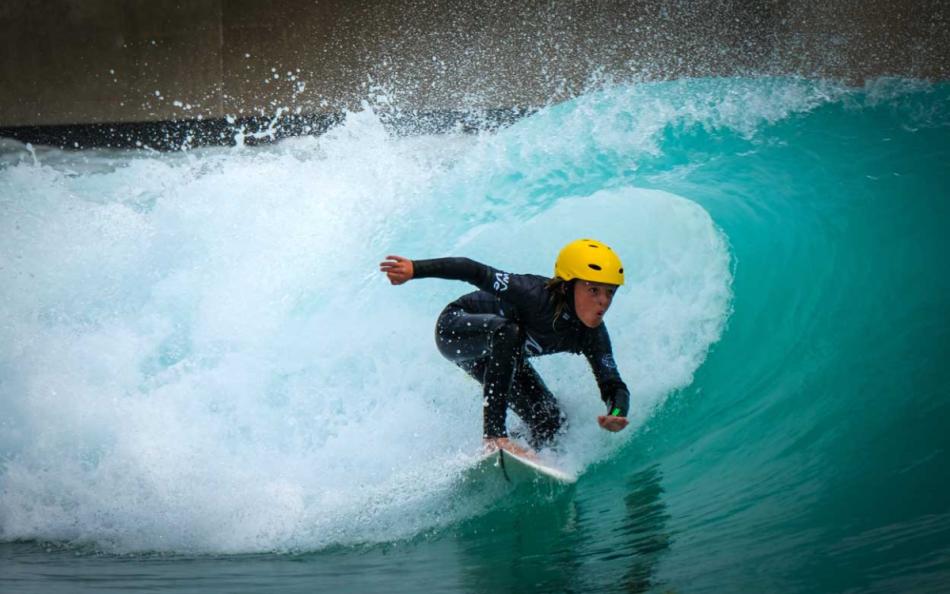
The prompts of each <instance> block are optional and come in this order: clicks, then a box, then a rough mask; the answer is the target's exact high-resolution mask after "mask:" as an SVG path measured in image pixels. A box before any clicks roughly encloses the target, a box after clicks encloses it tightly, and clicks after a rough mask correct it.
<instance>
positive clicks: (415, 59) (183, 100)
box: [0, 0, 950, 127]
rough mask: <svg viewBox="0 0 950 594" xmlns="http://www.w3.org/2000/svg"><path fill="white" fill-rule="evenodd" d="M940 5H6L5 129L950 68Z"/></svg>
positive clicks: (1, 66)
mask: <svg viewBox="0 0 950 594" xmlns="http://www.w3.org/2000/svg"><path fill="white" fill-rule="evenodd" d="M948 13H950V3H948V2H946V1H944V0H909V1H904V2H893V1H883V0H865V1H859V0H853V1H838V2H819V1H817V0H784V1H780V0H767V1H760V2H745V1H742V0H695V1H691V2H686V1H683V0H653V1H649V2H648V1H637V0H631V1H626V2H621V1H617V0H613V1H611V0H602V1H596V0H586V1H582V0H562V1H557V2H555V1H549V2H541V1H537V0H524V1H520V2H510V3H508V2H487V1H480V2H479V1H461V0H429V1H417V0H395V1H391V2H382V1H379V2H374V1H372V0H350V1H346V0H283V1H280V2H278V1H276V0H275V1H267V0H6V1H5V2H3V3H0V52H2V53H0V126H7V127H9V126H25V125H31V126H35V125H51V124H85V123H97V122H148V121H162V120H175V119H192V118H221V117H224V116H228V115H232V116H248V115H255V114H265V115H273V114H274V113H275V112H276V111H277V110H278V108H281V107H288V108H290V109H291V110H299V111H301V112H302V113H320V112H327V113H328V112H334V111H338V110H339V109H341V108H342V107H347V106H352V105H353V104H354V103H356V102H358V101H359V100H361V99H364V98H367V97H372V96H374V95H375V94H378V92H377V91H375V90H374V89H373V87H374V86H379V87H381V88H383V89H385V90H386V93H387V94H388V95H389V96H390V97H391V98H392V99H394V100H395V101H398V102H400V103H401V104H402V105H403V106H406V107H413V108H417V109H422V110H446V109H464V108H492V107H509V106H529V105H537V104H541V103H544V102H545V101H547V100H550V99H552V98H553V99H560V98H565V97H568V96H570V95H573V94H576V93H577V92H579V91H580V90H581V89H583V87H584V85H585V83H586V82H587V81H588V80H589V78H590V77H591V75H592V73H600V75H601V76H603V75H607V76H612V77H615V78H620V79H626V78H635V77H636V78H647V79H653V78H671V77H679V76H696V75H734V74H742V73H781V74H786V73H794V74H804V75H817V76H830V77H835V78H843V79H846V80H848V81H851V82H860V81H862V80H863V79H865V78H867V77H876V76H879V75H885V74H895V75H904V76H912V77H924V78H932V79H934V78H936V79H945V78H947V77H948V74H950V49H948V48H950V19H948Z"/></svg>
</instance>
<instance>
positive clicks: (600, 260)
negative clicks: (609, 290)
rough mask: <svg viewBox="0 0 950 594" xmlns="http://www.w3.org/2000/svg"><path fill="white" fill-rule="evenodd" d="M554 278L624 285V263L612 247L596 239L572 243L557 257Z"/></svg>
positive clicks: (579, 240) (562, 249)
mask: <svg viewBox="0 0 950 594" xmlns="http://www.w3.org/2000/svg"><path fill="white" fill-rule="evenodd" d="M554 276H556V277H559V278H561V279H564V280H566V281H569V280H573V279H575V278H579V279H581V280H586V281H590V282H593V283H606V284H608V285H622V284H623V263H622V262H621V261H620V258H619V257H618V256H617V254H616V253H614V251H613V250H612V249H610V246H609V245H607V244H605V243H601V242H599V241H597V240H594V239H578V240H577V241H572V242H571V243H569V244H567V245H566V246H564V247H563V248H561V253H559V254H558V255H557V261H556V262H555V263H554Z"/></svg>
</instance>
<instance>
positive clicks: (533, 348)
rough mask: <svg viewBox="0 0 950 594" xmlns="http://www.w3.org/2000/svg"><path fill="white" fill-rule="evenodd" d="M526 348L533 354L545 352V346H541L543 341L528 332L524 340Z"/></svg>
mask: <svg viewBox="0 0 950 594" xmlns="http://www.w3.org/2000/svg"><path fill="white" fill-rule="evenodd" d="M524 346H525V349H527V350H528V352H530V353H531V354H532V355H540V354H541V353H543V352H544V347H542V346H541V343H539V342H538V341H537V339H535V337H533V336H531V335H530V334H528V336H527V338H525V341H524Z"/></svg>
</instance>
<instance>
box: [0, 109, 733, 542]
mask: <svg viewBox="0 0 950 594" xmlns="http://www.w3.org/2000/svg"><path fill="white" fill-rule="evenodd" d="M520 133H522V132H518V130H516V129H515V130H509V131H507V132H506V133H503V134H499V135H483V136H478V137H459V136H444V137H417V138H408V139H407V138H401V139H400V138H393V137H391V136H390V135H388V134H387V133H386V131H385V130H384V128H383V126H382V125H381V124H380V122H379V120H378V119H377V118H376V117H375V116H374V115H373V113H372V112H371V111H364V112H360V113H356V114H350V115H349V117H348V118H347V122H346V124H345V125H343V126H341V127H339V128H337V129H335V130H333V131H332V132H331V133H329V134H327V135H325V136H323V137H320V138H317V139H312V138H310V139H297V140H293V141H286V142H283V143H281V144H279V145H275V146H271V147H266V148H258V149H249V148H240V149H231V150H228V149H214V150H204V151H194V152H190V153H185V154H174V155H152V156H148V155H146V156H142V155H141V154H138V155H123V154H106V153H56V152H51V153H45V154H43V155H41V156H40V158H39V160H38V162H37V163H34V162H33V161H32V160H30V161H27V160H21V161H20V162H19V163H14V164H8V165H7V166H6V167H5V168H4V169H0V209H2V216H0V258H2V259H0V300H2V301H0V303H2V310H0V419H2V420H0V452H2V455H3V459H2V466H0V490H2V498H0V538H2V539H3V540H10V539H20V538H37V539H49V540H64V541H69V542H76V543H84V542H85V543H93V544H94V546H96V547H98V548H101V549H106V550H116V551H139V550H173V551H198V552H240V551H261V550H287V549H314V548H320V547H324V546H329V545H334V544H348V543H356V542H378V541H387V540H392V539H398V538H403V537H408V536H412V535H414V534H417V533H419V532H420V531H423V530H426V529H430V528H433V527H437V526H440V525H444V524H446V523H451V522H454V521H457V520H458V519H459V518H460V517H464V516H466V515H468V514H471V513H474V511H473V510H472V509H470V508H469V507H468V506H467V504H466V502H464V501H459V499H458V497H457V496H456V494H455V492H454V490H453V476H454V471H455V470H457V469H458V468H459V467H460V464H461V463H462V462H461V461H463V460H464V459H465V456H466V455H467V454H468V453H470V452H472V451H474V450H475V449H477V447H478V445H479V442H480V437H479V436H480V425H481V418H480V414H481V408H480V398H479V388H478V386H477V384H475V383H474V382H473V381H472V380H470V379H469V378H468V377H467V376H466V375H465V374H464V373H462V372H461V371H459V370H458V369H456V368H455V367H454V366H453V365H452V364H450V363H448V362H446V361H444V360H443V359H441V357H440V356H439V355H438V353H437V352H436V350H435V347H434V344H433V339H432V332H433V325H434V321H435V317H436V316H437V314H438V312H439V310H440V309H441V307H442V306H443V305H444V304H445V303H446V302H448V301H449V300H451V299H453V298H454V297H456V296H457V295H459V294H461V293H463V292H466V291H468V290H470V288H469V287H467V286H463V285H460V284H459V283H451V282H448V281H438V280H424V281H418V282H411V283H409V284H407V285H405V286H402V287H396V288H394V287H391V286H389V285H388V284H387V283H386V282H385V279H384V277H382V276H381V275H380V274H379V273H378V272H377V270H376V268H377V266H376V265H377V263H378V262H379V261H380V259H381V258H382V257H383V256H385V255H386V254H388V253H400V254H403V255H406V256H409V257H436V256H441V255H468V256H470V257H473V258H475V259H479V260H482V261H485V262H486V263H490V264H492V265H495V266H498V267H501V268H504V269H508V270H511V271H515V272H535V273H542V274H543V273H547V272H548V271H549V270H550V268H551V262H552V258H553V256H554V254H555V253H556V252H557V249H558V248H559V247H560V246H561V245H562V244H563V243H565V242H566V241H569V240H572V239H575V238H577V237H581V236H587V235H594V236H596V237H597V238H599V239H601V240H603V241H606V242H608V243H610V244H611V245H613V246H614V247H615V249H617V251H618V252H619V253H621V254H622V255H623V256H624V258H625V260H626V263H627V268H628V270H629V271H630V275H629V279H630V280H629V285H628V287H627V288H625V289H624V290H622V291H621V292H620V294H619V296H618V297H617V299H616V301H615V304H614V307H613V309H612V310H611V311H610V312H609V314H608V326H609V328H610V331H611V334H612V337H613V342H614V349H615V353H616V356H617V360H618V363H619V366H620V369H621V371H622V372H623V374H624V377H625V379H626V380H627V381H628V383H629V385H630V386H631V388H632V390H633V411H634V412H633V416H634V425H635V426H636V425H638V424H640V423H642V421H643V420H644V419H645V418H646V416H647V415H648V414H649V412H650V410H651V409H652V407H653V406H654V405H655V404H656V403H658V402H660V401H661V400H662V398H663V397H664V396H665V395H666V394H667V393H669V392H670V391H671V390H674V389H676V388H678V387H682V386H685V385H687V384H688V383H689V382H690V381H691V377H692V373H693V372H694V371H695V369H696V368H697V367H698V365H699V364H700V363H701V361H702V360H703V358H704V356H705V353H706V351H707V349H708V348H709V345H710V344H711V343H713V342H714V341H715V340H717V339H718V337H719V334H720V332H721V329H722V324H723V320H724V317H725V315H726V312H727V310H728V304H729V300H730V283H731V274H730V270H729V255H728V250H727V247H726V244H725V241H724V239H723V237H722V236H721V234H720V233H719V231H718V230H717V229H716V227H715V226H714V224H713V222H712V221H711V219H710V218H709V216H708V214H707V213H706V212H705V211H704V210H703V209H702V208H700V207H699V206H698V205H696V204H694V203H692V202H690V201H688V200H686V199H684V198H680V197H677V196H674V195H671V194H668V193H663V192H658V191H649V190H642V189H637V188H632V187H629V186H619V187H611V188H610V189H605V190H598V191H595V192H592V193H590V194H586V195H563V196H555V197H553V198H556V199H551V200H549V201H548V202H546V203H545V202H539V201H538V200H537V199H534V198H530V199H529V198H522V199H520V201H519V198H518V196H517V192H515V191H514V190H512V188H513V187H516V185H517V184H515V185H514V186H513V185H512V183H511V181H510V179H507V178H506V180H504V181H503V184H502V185H503V186H504V188H505V190H504V192H505V196H504V197H503V198H502V199H499V196H498V195H492V192H491V188H489V191H488V192H487V193H486V195H484V196H481V197H475V196H473V194H472V193H473V192H474V190H471V189H470V190H469V191H458V190H459V188H460V187H461V186H464V182H465V181H466V180H470V179H471V177H470V175H471V174H472V172H475V171H482V172H486V171H487V172H488V173H489V174H490V173H491V172H492V171H493V170H495V171H501V173H500V174H499V175H501V174H503V173H505V171H506V170H507V169H508V168H509V167H511V165H510V164H505V166H504V167H503V168H498V167H496V164H495V163H494V162H493V159H496V158H497V155H495V154H494V153H493V152H492V151H491V150H488V148H490V147H491V146H493V145H497V144H498V143H506V142H508V143H511V142H516V143H521V145H522V146H521V148H519V150H521V151H527V150H528V148H527V147H528V146H529V145H530V143H529V142H528V140H527V139H523V138H520V139H519V138H517V136H516V135H517V134H520ZM506 134H508V136H506ZM511 135H515V136H516V137H515V138H514V139H512V138H511ZM44 160H45V161H44ZM53 161H55V163H54V165H55V166H51V165H50V164H49V163H50V162H53ZM44 162H45V163H46V164H44ZM545 166H548V164H545ZM525 167H528V168H530V164H528V165H525ZM527 173H528V174H529V175H528V177H530V173H531V172H530V171H528V172H527ZM480 188H484V186H480ZM473 200H478V201H477V202H473ZM499 204H501V206H500V207H499ZM486 213H488V214H486ZM535 361H536V364H537V366H538V369H539V371H540V372H541V374H542V375H543V377H545V378H546V380H547V381H548V383H549V386H550V387H551V388H552V390H554V392H555V393H556V394H557V395H558V397H559V398H560V399H561V401H562V403H563V406H564V409H565V412H566V413H567V414H568V415H569V417H570V418H571V426H570V430H569V432H568V434H567V435H566V437H565V440H564V449H565V450H566V451H567V452H568V454H567V455H566V457H565V458H564V459H563V463H564V464H565V465H568V466H569V467H570V470H573V471H581V472H582V471H583V469H584V467H585V466H587V465H589V464H590V463H591V462H592V461H593V460H597V459H600V458H603V457H605V456H608V455H609V453H610V452H611V451H613V450H615V449H616V448H617V447H619V445H620V444H621V443H622V442H623V440H624V439H625V437H626V436H628V435H629V431H628V433H627V434H626V436H625V435H623V434H621V435H611V434H607V433H605V432H603V431H601V430H599V429H598V428H597V427H596V424H595V421H594V417H595V416H596V415H597V414H599V413H600V412H601V410H602V408H603V405H602V404H601V403H600V401H599V397H598V395H597V390H596V385H595V384H594V381H593V377H592V375H591V373H590V371H589V369H588V368H587V366H586V363H585V362H584V360H583V358H581V357H576V356H569V355H555V356H552V357H547V358H542V359H537V360H535Z"/></svg>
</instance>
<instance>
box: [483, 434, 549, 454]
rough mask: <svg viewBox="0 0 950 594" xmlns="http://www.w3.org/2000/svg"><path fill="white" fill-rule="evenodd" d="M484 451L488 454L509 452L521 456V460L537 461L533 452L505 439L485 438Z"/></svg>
mask: <svg viewBox="0 0 950 594" xmlns="http://www.w3.org/2000/svg"><path fill="white" fill-rule="evenodd" d="M485 449H486V450H487V451H489V452H494V451H495V450H505V451H506V452H511V453H512V454H514V455H515V456H521V457H522V458H527V459H528V460H537V459H538V455H537V454H536V453H534V451H533V450H531V449H529V448H525V447H522V446H520V445H518V444H517V443H515V442H513V441H511V440H509V439H508V438H507V437H486V438H485Z"/></svg>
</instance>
